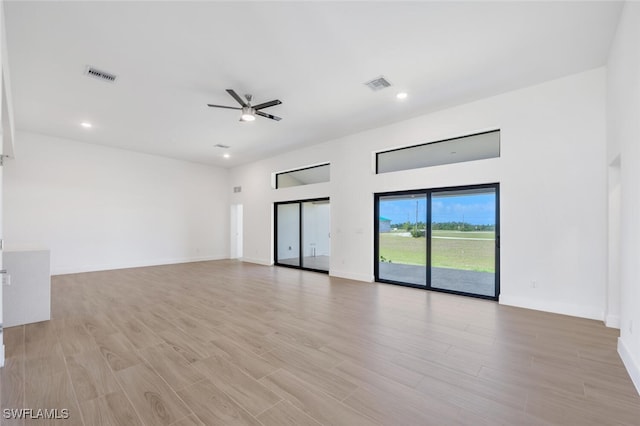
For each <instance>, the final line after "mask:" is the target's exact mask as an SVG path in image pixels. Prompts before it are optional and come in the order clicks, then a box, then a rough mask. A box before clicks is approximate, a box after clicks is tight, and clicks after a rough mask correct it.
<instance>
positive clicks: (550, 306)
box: [499, 295, 604, 321]
mask: <svg viewBox="0 0 640 426" xmlns="http://www.w3.org/2000/svg"><path fill="white" fill-rule="evenodd" d="M499 303H500V304H501V305H508V306H517V307H518V308H526V309H534V310H536V311H543V312H551V313H554V314H562V315H569V316H572V317H580V318H588V319H593V320H600V321H604V312H603V311H602V310H600V309H598V308H596V307H592V306H581V305H572V304H570V303H558V302H549V301H542V300H532V299H527V298H524V297H514V296H505V295H500V299H499Z"/></svg>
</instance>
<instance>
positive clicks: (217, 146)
mask: <svg viewBox="0 0 640 426" xmlns="http://www.w3.org/2000/svg"><path fill="white" fill-rule="evenodd" d="M214 147H215V148H224V149H228V148H230V147H229V145H223V144H221V143H217V144H215V145H214Z"/></svg>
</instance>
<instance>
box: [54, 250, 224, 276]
mask: <svg viewBox="0 0 640 426" xmlns="http://www.w3.org/2000/svg"><path fill="white" fill-rule="evenodd" d="M228 258H229V256H228V255H226V254H225V255H217V256H201V257H186V258H178V259H158V260H148V261H141V262H131V263H117V264H113V263H111V264H109V263H106V264H102V265H81V266H68V267H61V268H55V269H53V268H52V269H51V275H65V274H78V273H81V272H97V271H111V270H114V269H128V268H143V267H146V266H161V265H174V264H177V263H191V262H205V261H208V260H224V259H228Z"/></svg>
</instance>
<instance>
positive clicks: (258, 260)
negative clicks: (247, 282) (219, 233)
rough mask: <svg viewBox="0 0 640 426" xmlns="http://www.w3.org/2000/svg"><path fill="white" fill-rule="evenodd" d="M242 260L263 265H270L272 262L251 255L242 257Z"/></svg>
mask: <svg viewBox="0 0 640 426" xmlns="http://www.w3.org/2000/svg"><path fill="white" fill-rule="evenodd" d="M240 260H242V261H243V262H247V263H256V264H258V265H264V266H272V265H273V262H271V261H270V260H264V259H255V258H252V257H243V258H242V259H240Z"/></svg>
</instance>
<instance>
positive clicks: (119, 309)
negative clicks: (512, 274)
mask: <svg viewBox="0 0 640 426" xmlns="http://www.w3.org/2000/svg"><path fill="white" fill-rule="evenodd" d="M52 281H53V283H52V300H53V302H52V309H53V318H54V319H53V320H51V321H49V322H43V323H38V324H31V325H27V326H23V327H13V328H8V329H6V330H5V344H6V350H7V364H6V367H5V368H4V369H2V370H1V382H0V383H1V391H2V396H1V397H2V399H1V402H2V408H22V407H28V408H33V409H38V408H59V409H61V408H67V409H69V410H70V414H71V417H70V419H69V420H67V421H60V422H59V423H58V424H64V425H82V424H84V425H87V426H94V425H101V424H107V425H111V424H121V425H127V426H129V425H140V424H145V425H154V426H155V425H170V424H171V425H183V426H186V425H201V424H205V425H217V424H220V425H236V424H250V425H260V424H262V425H296V426H299V425H318V424H336V425H340V424H342V425H349V426H353V425H369V424H386V425H458V424H464V425H495V424H506V425H518V426H519V425H541V424H563V425H591V424H593V425H617V424H635V425H638V424H640V397H638V395H637V393H636V392H635V389H634V387H633V385H632V383H631V381H630V379H629V377H628V375H627V373H626V371H625V369H624V368H623V366H622V363H621V361H620V359H619V357H618V355H617V353H616V338H617V334H618V333H617V331H616V330H613V329H607V328H605V327H604V326H603V325H602V323H600V322H598V321H590V320H583V319H577V318H572V317H565V316H561V315H553V314H547V313H542V312H535V311H529V310H524V309H518V308H510V307H506V306H500V305H498V304H497V303H494V302H490V301H483V300H477V299H470V298H464V297H459V296H452V295H447V294H439V293H430V292H425V291H423V290H418V289H411V288H404V287H397V286H391V285H384V284H366V283H358V282H353V281H348V280H342V279H336V278H331V277H328V276H327V275H324V274H318V273H312V272H304V271H298V270H293V269H289V268H269V267H264V266H258V265H251V264H243V263H240V262H236V261H218V262H202V263H192V264H185V265H172V266H162V267H152V268H138V269H128V270H119V271H109V272H98V273H86V274H77V275H65V276H57V277H54V278H53V280H52ZM0 415H1V413H0ZM3 424H7V425H14V424H19V425H22V424H23V422H22V421H13V420H12V421H9V420H4V423H3ZM24 424H27V425H29V424H37V425H45V424H47V422H45V421H42V420H38V421H27V422H26V423H24Z"/></svg>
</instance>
